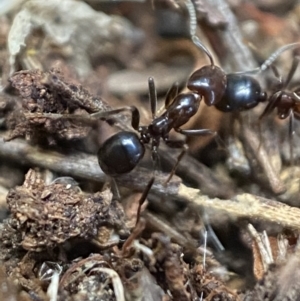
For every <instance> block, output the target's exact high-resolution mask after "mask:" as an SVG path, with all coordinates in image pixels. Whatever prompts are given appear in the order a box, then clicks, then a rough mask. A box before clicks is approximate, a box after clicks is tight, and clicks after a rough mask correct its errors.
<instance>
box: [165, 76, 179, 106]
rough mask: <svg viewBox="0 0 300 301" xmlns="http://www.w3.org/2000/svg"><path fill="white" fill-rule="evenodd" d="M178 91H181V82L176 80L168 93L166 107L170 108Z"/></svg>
mask: <svg viewBox="0 0 300 301" xmlns="http://www.w3.org/2000/svg"><path fill="white" fill-rule="evenodd" d="M178 92H179V83H178V82H176V83H174V84H173V85H172V87H171V88H170V89H169V90H168V92H167V94H166V99H165V109H168V108H169V107H170V105H171V104H172V103H173V101H174V99H175V97H176V96H177V95H178Z"/></svg>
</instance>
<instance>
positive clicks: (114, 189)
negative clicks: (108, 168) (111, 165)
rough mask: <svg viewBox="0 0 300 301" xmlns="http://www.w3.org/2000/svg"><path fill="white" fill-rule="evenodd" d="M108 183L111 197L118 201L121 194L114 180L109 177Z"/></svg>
mask: <svg viewBox="0 0 300 301" xmlns="http://www.w3.org/2000/svg"><path fill="white" fill-rule="evenodd" d="M110 183H111V184H110V185H111V192H112V195H113V199H114V200H116V201H120V200H121V196H120V191H119V188H118V185H117V182H116V180H115V179H114V178H110Z"/></svg>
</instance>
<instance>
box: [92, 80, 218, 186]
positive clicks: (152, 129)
mask: <svg viewBox="0 0 300 301" xmlns="http://www.w3.org/2000/svg"><path fill="white" fill-rule="evenodd" d="M148 84H149V100H150V105H151V113H152V122H151V123H150V124H149V125H147V126H140V124H139V122H140V114H139V111H138V109H137V108H136V107H134V106H130V107H124V108H121V109H117V110H112V111H109V112H104V113H103V112H100V113H95V114H92V115H91V116H92V117H107V116H109V115H113V114H117V113H120V112H121V111H124V110H129V111H130V112H131V115H132V117H131V125H132V127H133V129H134V130H136V131H137V132H139V136H138V135H137V134H136V133H134V132H129V131H121V132H118V133H117V134H115V135H113V136H112V137H110V138H109V139H107V140H106V141H105V142H104V143H103V145H102V146H101V147H100V149H99V151H98V162H99V165H100V167H101V169H102V170H103V172H104V173H106V174H107V175H110V176H116V175H121V174H124V173H128V172H130V171H131V170H133V169H134V168H135V166H136V165H137V164H138V163H139V161H140V160H141V159H142V158H143V156H144V153H145V146H144V145H145V144H148V143H151V150H152V159H153V161H154V163H155V164H156V163H157V151H158V147H159V144H160V140H161V139H162V140H164V142H165V143H166V144H167V145H168V146H170V147H173V148H183V150H182V152H181V154H180V155H179V157H178V160H177V163H176V164H175V166H174V168H173V170H172V172H171V174H170V176H169V178H168V180H167V182H168V181H169V180H170V179H171V177H172V175H173V174H174V172H175V169H176V167H177V165H178V163H179V161H180V160H181V158H182V156H183V155H184V153H185V151H186V145H185V141H184V140H170V139H169V133H170V131H171V130H174V131H176V132H178V133H181V134H183V135H199V136H204V135H215V134H216V133H215V132H214V131H212V130H209V129H193V130H184V129H181V126H182V125H184V124H185V123H187V122H188V121H189V120H190V118H191V117H192V116H194V115H195V114H196V112H197V110H198V108H199V105H200V101H201V97H200V96H199V95H198V94H195V93H184V94H183V93H182V94H178V86H177V85H176V84H174V85H173V86H172V87H171V88H170V90H169V91H168V93H167V96H166V99H165V111H164V113H162V114H161V115H160V116H156V107H157V95H156V89H155V84H154V80H153V78H152V77H150V78H149V80H148Z"/></svg>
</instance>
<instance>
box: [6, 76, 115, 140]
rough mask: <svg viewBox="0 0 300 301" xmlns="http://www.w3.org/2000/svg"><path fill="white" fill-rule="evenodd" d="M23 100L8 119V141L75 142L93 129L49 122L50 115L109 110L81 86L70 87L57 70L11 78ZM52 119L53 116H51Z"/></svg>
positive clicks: (66, 123) (67, 123) (61, 122)
mask: <svg viewBox="0 0 300 301" xmlns="http://www.w3.org/2000/svg"><path fill="white" fill-rule="evenodd" d="M10 82H11V85H12V86H13V87H15V88H16V89H17V90H18V91H19V93H20V96H21V98H22V102H21V103H22V105H21V106H20V105H18V108H17V107H16V108H15V110H14V111H13V112H12V113H11V114H10V115H8V116H7V118H6V124H7V127H8V128H9V129H11V130H12V132H11V133H10V135H9V136H8V137H7V138H6V140H8V141H9V140H12V139H14V138H17V137H24V136H26V137H27V138H32V137H38V138H41V137H42V138H43V137H47V140H48V142H50V143H51V142H52V144H53V143H55V141H56V140H57V139H59V140H61V139H64V140H74V139H81V138H84V137H86V136H87V133H88V132H89V131H90V127H87V126H84V125H82V124H81V125H79V124H78V122H77V124H74V123H72V122H71V121H70V120H68V119H59V120H57V119H56V118H55V119H52V118H47V117H46V116H45V115H43V114H44V113H48V114H49V113H50V114H73V113H76V112H77V113H79V114H85V115H87V113H95V112H98V111H107V110H109V109H110V107H109V106H108V105H107V104H106V103H105V102H104V101H102V99H100V98H97V97H94V96H92V95H90V94H89V93H88V91H87V90H85V89H84V88H82V86H80V85H73V84H68V83H66V82H65V81H64V79H63V77H62V75H61V74H60V72H59V71H57V70H51V71H49V72H42V71H40V70H31V71H20V72H17V73H15V74H14V75H13V76H12V77H11V78H10ZM50 117H51V116H50Z"/></svg>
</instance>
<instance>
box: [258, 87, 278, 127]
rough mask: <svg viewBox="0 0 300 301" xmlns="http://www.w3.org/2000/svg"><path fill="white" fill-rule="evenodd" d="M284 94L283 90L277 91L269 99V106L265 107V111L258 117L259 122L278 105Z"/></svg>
mask: <svg viewBox="0 0 300 301" xmlns="http://www.w3.org/2000/svg"><path fill="white" fill-rule="evenodd" d="M281 96H282V91H279V92H276V93H274V94H273V95H272V96H271V97H270V100H269V103H268V104H267V106H266V107H265V109H264V111H263V112H262V114H261V115H260V116H259V117H258V120H259V122H260V121H261V120H262V119H263V118H264V117H266V116H267V115H269V114H270V113H271V112H272V111H273V110H274V109H275V108H276V106H277V104H278V102H279V100H280V99H281Z"/></svg>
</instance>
